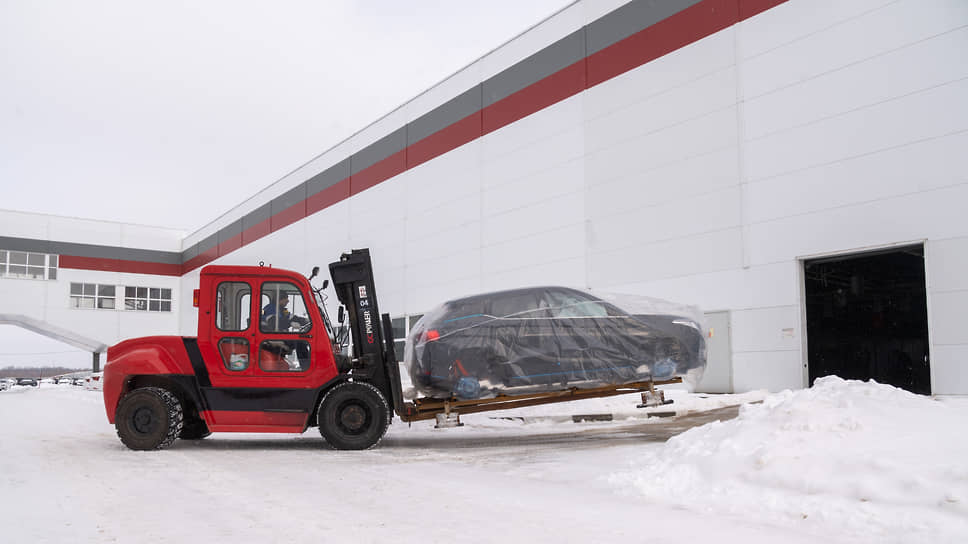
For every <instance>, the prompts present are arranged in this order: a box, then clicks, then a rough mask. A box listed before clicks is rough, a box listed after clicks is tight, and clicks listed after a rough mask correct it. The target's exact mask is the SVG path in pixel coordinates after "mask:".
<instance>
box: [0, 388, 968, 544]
mask: <svg viewBox="0 0 968 544" xmlns="http://www.w3.org/2000/svg"><path fill="white" fill-rule="evenodd" d="M669 395H670V396H671V397H673V398H675V400H676V403H675V404H674V405H673V406H674V407H676V408H677V410H678V411H679V412H680V413H686V412H690V411H691V412H693V413H695V412H700V411H703V410H708V409H712V408H718V407H721V406H725V405H729V404H734V403H737V402H747V403H749V402H751V401H759V400H762V401H763V402H759V403H751V404H746V405H744V406H743V407H742V408H741V409H740V410H739V416H738V417H737V418H735V419H730V420H727V421H721V422H712V423H708V424H705V425H702V426H698V427H695V428H692V429H690V430H688V431H686V432H683V433H682V434H679V435H678V436H675V437H674V438H672V439H670V440H668V441H666V440H665V438H666V437H667V436H669V435H670V434H671V433H672V432H676V431H677V430H678V428H677V427H676V425H677V424H676V423H675V422H676V421H679V422H681V423H680V425H685V424H687V423H688V422H689V421H693V420H691V419H690V417H693V416H688V415H686V416H679V417H677V418H649V419H645V418H644V417H643V414H642V413H641V411H638V410H636V409H635V408H634V405H635V404H636V402H637V395H631V396H622V397H613V398H610V399H601V400H590V401H582V402H577V403H568V404H561V405H554V406H542V407H533V408H527V409H520V410H514V411H506V412H497V413H492V414H476V415H473V416H465V417H464V418H463V420H464V423H465V426H464V427H461V428H457V429H441V430H438V429H434V428H433V424H432V423H430V422H421V423H420V424H414V425H413V426H411V427H408V426H407V425H405V424H401V423H400V422H399V421H398V422H396V423H395V424H394V425H392V426H391V429H390V432H389V434H388V435H387V437H386V439H385V440H384V441H383V443H381V445H380V446H379V447H378V448H376V449H374V450H371V451H366V452H337V451H331V450H328V449H326V448H325V447H324V444H323V442H322V439H321V438H320V437H319V434H318V433H317V432H316V430H315V429H312V430H310V431H309V432H307V433H305V434H303V435H255V434H245V435H233V434H221V435H213V436H211V437H209V438H207V439H205V440H201V441H194V442H187V441H179V442H176V444H175V445H174V446H173V447H172V448H171V449H169V450H165V451H161V452H134V451H129V450H127V449H125V448H124V446H122V445H121V443H120V442H119V441H118V439H117V437H116V436H115V433H114V428H113V427H112V426H110V425H108V423H107V420H106V418H105V415H104V408H103V405H102V402H101V395H100V393H99V392H94V391H85V390H83V389H81V388H78V387H72V386H58V385H49V384H44V385H42V386H40V387H36V388H35V387H14V388H13V389H11V390H9V391H3V392H0V541H3V542H14V543H19V542H184V541H188V540H189V539H191V540H193V541H205V542H224V541H232V542H280V541H293V542H305V541H309V540H310V539H312V540H315V541H321V542H346V541H353V542H377V541H381V542H386V541H393V542H415V541H422V542H444V541H447V542H455V541H456V542H460V541H466V542H496V541H512V542H515V541H535V542H551V541H556V542H558V541H563V542H619V541H621V542H646V541H648V542H656V541H658V542H662V541H670V542H671V541H675V542H683V541H692V542H717V543H729V542H737V543H744V544H745V543H755V542H770V543H775V542H818V541H823V542H931V543H946V542H966V541H968V437H966V435H965V433H964V431H963V429H964V421H966V419H968V399H963V398H942V399H937V400H936V399H931V398H926V397H919V396H915V395H912V394H909V393H906V392H904V391H901V390H898V389H895V388H892V387H889V386H884V385H878V384H873V383H860V382H848V381H843V380H840V379H838V378H826V379H823V380H821V381H820V382H819V383H818V384H817V385H816V386H815V387H813V388H811V389H809V390H802V391H793V392H790V391H787V392H783V393H779V394H774V395H766V394H765V393H750V394H746V395H720V396H700V395H693V394H688V393H685V392H683V391H670V392H669ZM601 412H608V413H613V414H614V415H615V418H616V419H615V420H614V421H610V422H602V423H572V422H570V421H568V419H569V418H568V417H564V416H570V415H572V414H593V413H601ZM729 412H730V411H729V410H724V411H720V412H714V413H713V414H714V415H715V414H719V413H729ZM494 415H497V416H506V417H510V418H512V419H493V418H492V417H491V416H494ZM518 418H520V419H518ZM653 429H654V431H653Z"/></svg>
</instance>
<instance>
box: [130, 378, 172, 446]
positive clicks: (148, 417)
mask: <svg viewBox="0 0 968 544" xmlns="http://www.w3.org/2000/svg"><path fill="white" fill-rule="evenodd" d="M183 417H184V415H183V414H182V405H181V402H179V401H178V397H176V396H175V395H173V394H172V393H171V392H170V391H166V390H164V389H161V388H160V387H144V388H141V389H135V390H134V391H132V392H130V393H128V394H127V395H125V396H124V398H122V399H121V402H120V403H119V404H118V411H117V416H116V417H115V424H114V425H115V428H116V429H117V431H118V438H120V439H121V442H122V443H124V445H125V446H127V447H129V448H131V449H133V450H160V449H163V448H167V447H168V446H170V445H171V443H172V442H174V441H175V439H176V438H178V435H179V434H180V433H181V430H182V423H183V421H182V418H183Z"/></svg>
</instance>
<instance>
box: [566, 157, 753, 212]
mask: <svg viewBox="0 0 968 544" xmlns="http://www.w3.org/2000/svg"><path fill="white" fill-rule="evenodd" d="M594 181H595V180H589V186H588V188H587V191H586V196H585V198H586V202H587V203H586V210H587V213H588V217H589V218H597V217H601V216H606V217H607V216H612V215H614V214H620V213H625V212H635V211H638V210H640V209H642V208H646V207H649V206H655V205H658V204H663V203H666V202H670V201H675V200H680V199H687V198H690V197H698V196H700V195H705V194H708V193H714V192H720V191H722V190H724V189H726V188H728V187H730V186H738V185H739V157H738V155H737V153H736V149H735V148H729V149H722V150H719V151H713V152H710V153H706V154H704V155H699V156H695V157H691V158H688V159H685V160H682V161H679V162H676V163H672V164H668V165H665V166H662V167H659V168H655V169H652V170H648V171H644V172H633V173H631V174H629V175H628V176H624V177H621V178H617V179H613V180H611V181H608V182H605V183H597V184H595V183H593V182H594Z"/></svg>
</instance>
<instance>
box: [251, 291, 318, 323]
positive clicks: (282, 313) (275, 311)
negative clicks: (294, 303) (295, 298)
mask: <svg viewBox="0 0 968 544" xmlns="http://www.w3.org/2000/svg"><path fill="white" fill-rule="evenodd" d="M288 305H289V295H287V294H286V293H282V294H280V295H279V304H278V305H276V304H274V303H272V302H270V303H269V304H266V306H265V308H263V309H262V330H264V331H272V332H288V331H289V327H290V326H291V325H292V324H293V323H295V324H297V325H300V326H302V325H305V324H306V323H309V319H307V318H305V317H300V316H298V315H292V314H290V313H289V309H288V308H286V306H288Z"/></svg>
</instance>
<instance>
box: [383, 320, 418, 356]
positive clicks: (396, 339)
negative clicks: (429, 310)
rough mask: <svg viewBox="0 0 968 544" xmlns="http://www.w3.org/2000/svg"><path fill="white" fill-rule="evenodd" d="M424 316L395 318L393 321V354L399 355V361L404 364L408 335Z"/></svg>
mask: <svg viewBox="0 0 968 544" xmlns="http://www.w3.org/2000/svg"><path fill="white" fill-rule="evenodd" d="M421 317H423V314H415V315H408V316H403V317H395V318H393V319H392V320H391V323H392V324H393V352H394V353H395V354H396V355H397V361H400V362H401V363H402V362H403V357H404V355H405V353H404V346H406V345H407V335H409V334H410V330H411V329H413V326H414V325H416V324H417V321H419V320H420V318H421Z"/></svg>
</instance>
